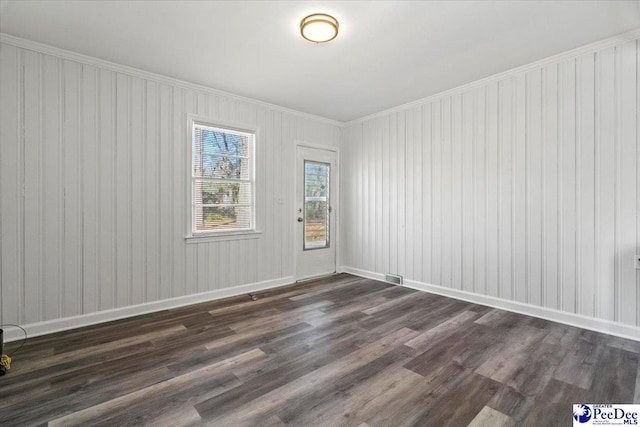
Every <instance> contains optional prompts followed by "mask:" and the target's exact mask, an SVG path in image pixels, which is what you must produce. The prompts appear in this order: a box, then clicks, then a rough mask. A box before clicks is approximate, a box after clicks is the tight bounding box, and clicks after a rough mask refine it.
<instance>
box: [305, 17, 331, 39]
mask: <svg viewBox="0 0 640 427" xmlns="http://www.w3.org/2000/svg"><path fill="white" fill-rule="evenodd" d="M300 34H301V35H302V37H304V38H305V39H307V40H309V41H310V42H314V43H326V42H329V41H331V40H333V39H335V38H336V37H337V36H338V20H337V19H336V18H334V17H333V16H331V15H327V14H325V13H314V14H312V15H309V16H307V17H306V18H303V19H302V21H301V22H300Z"/></svg>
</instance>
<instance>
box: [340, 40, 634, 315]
mask: <svg viewBox="0 0 640 427" xmlns="http://www.w3.org/2000/svg"><path fill="white" fill-rule="evenodd" d="M638 58H639V49H638V41H637V40H632V41H628V42H621V43H619V44H618V45H616V46H613V47H610V48H606V49H603V50H599V51H597V52H593V53H590V54H583V55H580V56H576V57H569V58H566V59H563V60H561V61H558V62H555V63H551V64H548V63H547V65H544V66H540V67H538V68H535V67H533V68H532V67H529V68H528V71H521V72H514V73H510V74H507V75H505V76H503V77H501V78H499V79H494V80H492V81H489V82H487V83H486V84H481V85H475V86H473V87H472V88H469V89H465V90H460V91H456V92H453V94H449V95H446V96H442V97H439V98H434V99H431V100H426V101H425V102H423V103H419V104H413V105H412V106H410V107H407V108H404V109H402V108H401V109H396V110H394V111H393V112H390V113H388V114H382V115H377V116H375V117H373V118H370V119H365V120H361V121H357V122H356V123H353V124H350V126H349V127H348V128H347V129H345V131H344V140H343V148H342V160H343V161H342V169H341V174H342V180H343V181H342V184H343V192H342V196H343V198H342V215H343V217H342V218H343V220H342V230H343V242H344V245H343V259H342V262H343V265H344V266H347V267H351V268H355V269H360V270H364V271H367V272H374V273H388V272H389V273H396V274H401V275H403V276H404V277H405V278H406V279H410V280H413V281H416V282H421V283H427V284H433V285H439V286H443V287H447V288H452V289H457V290H462V291H467V292H471V293H475V294H482V295H488V296H493V297H497V298H502V299H506V300H512V301H517V302H522V303H527V304H531V305H534V306H539V307H546V308H551V309H557V310H561V311H565V312H569V313H576V314H581V315H585V316H589V317H594V318H598V319H603V320H610V321H615V322H621V323H624V324H628V325H639V324H640V323H639V309H640V304H639V303H638V301H639V298H640V293H639V292H638V288H639V286H640V274H638V273H639V271H638V270H635V269H634V255H635V254H636V253H640V224H639V222H640V194H639V193H640V148H639V142H638V126H639V125H640V121H639V118H638V102H639V101H638V100H639V96H640V91H639V89H640V81H639V80H638V79H639V77H638V76H639V75H640V68H639V63H638Z"/></svg>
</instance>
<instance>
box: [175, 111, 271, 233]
mask: <svg viewBox="0 0 640 427" xmlns="http://www.w3.org/2000/svg"><path fill="white" fill-rule="evenodd" d="M196 125H201V126H206V127H211V128H214V129H217V130H220V131H222V132H229V133H238V134H243V135H246V136H249V180H248V181H249V182H250V183H251V217H250V222H251V223H250V228H232V229H223V230H196V219H195V218H196V210H195V189H194V182H195V177H194V176H193V131H194V126H196ZM258 133H259V132H258V129H257V128H252V127H250V126H241V125H240V126H239V125H238V124H235V123H228V122H224V121H222V120H216V119H212V118H208V117H203V116H196V115H191V114H190V115H188V120H187V138H186V139H187V144H186V145H187V150H186V151H187V156H186V157H187V159H186V160H187V176H186V177H185V178H186V179H187V193H186V194H187V195H188V196H187V199H188V210H189V211H188V218H189V220H188V226H187V235H186V237H185V239H186V241H187V243H200V242H209V241H217V240H237V239H251V238H258V237H260V234H261V232H260V231H259V230H258V228H257V226H256V209H257V207H256V145H257V141H258Z"/></svg>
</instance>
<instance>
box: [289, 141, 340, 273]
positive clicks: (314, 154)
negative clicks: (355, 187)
mask: <svg viewBox="0 0 640 427" xmlns="http://www.w3.org/2000/svg"><path fill="white" fill-rule="evenodd" d="M336 177H337V162H336V152H335V151H329V150H323V149H318V148H309V147H303V146H298V147H297V160H296V186H295V187H296V199H295V200H296V205H295V206H296V216H295V221H296V233H295V234H296V279H297V280H302V279H308V278H311V277H318V276H324V275H327V274H332V273H335V271H336V244H335V243H336V227H335V224H336V221H335V218H336V215H337V211H338V209H337V208H338V206H337V205H338V197H337V195H338V193H337V187H338V185H337V184H338V183H337V182H336Z"/></svg>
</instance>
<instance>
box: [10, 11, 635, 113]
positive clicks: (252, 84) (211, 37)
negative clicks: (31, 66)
mask: <svg viewBox="0 0 640 427" xmlns="http://www.w3.org/2000/svg"><path fill="white" fill-rule="evenodd" d="M313 12H325V13H330V14H332V15H334V16H335V17H336V18H337V19H338V20H339V22H340V34H339V36H338V38H337V39H336V40H334V41H333V42H331V43H328V44H320V45H316V44H313V43H310V42H308V41H305V40H304V39H302V37H300V35H299V23H300V20H301V19H302V18H303V17H304V16H306V15H308V14H310V13H313ZM637 28H640V4H639V2H638V0H625V1H613V0H609V1H555V2H551V1H534V0H530V1H442V2H437V1H406V2H404V1H331V2H328V1H325V2H317V1H216V2H213V1H211V2H209V1H7V0H0V31H1V32H3V33H7V34H10V35H14V36H18V37H22V38H25V39H28V40H33V41H37V42H41V43H45V44H48V45H52V46H55V47H59V48H63V49H68V50H71V51H75V52H79V53H82V54H86V55H90V56H93V57H97V58H101V59H105V60H108V61H113V62H116V63H119V64H124V65H128V66H132V67H136V68H139V69H143V70H147V71H151V72H154V73H159V74H163V75H166V76H171V77H175V78H178V79H181V80H186V81H189V82H192V83H197V84H201V85H205V86H209V87H213V88H216V89H220V90H224V91H228V92H232V93H235V94H238V95H243V96H247V97H251V98H254V99H259V100H261V101H266V102H269V103H273V104H277V105H280V106H283V107H287V108H291V109H295V110H298V111H303V112H306V113H311V114H315V115H318V116H322V117H326V118H330V119H335V120H338V121H349V120H352V119H355V118H358V117H362V116H365V115H368V114H371V113H375V112H378V111H381V110H384V109H387V108H391V107H394V106H397V105H401V104H404V103H407V102H410V101H414V100H417V99H420V98H424V97H426V96H429V95H433V94H435V93H438V92H441V91H443V90H447V89H451V88H453V87H456V86H459V85H462V84H465V83H469V82H472V81H474V80H478V79H480V78H483V77H487V76H490V75H492V74H495V73H498V72H501V71H505V70H507V69H510V68H513V67H516V66H519V65H524V64H527V63H530V62H533V61H535V60H538V59H542V58H545V57H547V56H551V55H554V54H557V53H560V52H563V51H566V50H569V49H572V48H575V47H579V46H582V45H585V44H588V43H590V42H594V41H598V40H601V39H604V38H607V37H611V36H614V35H616V34H620V33H624V32H627V31H630V30H634V29H637Z"/></svg>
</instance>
